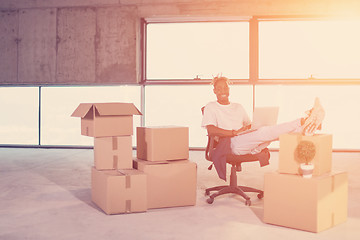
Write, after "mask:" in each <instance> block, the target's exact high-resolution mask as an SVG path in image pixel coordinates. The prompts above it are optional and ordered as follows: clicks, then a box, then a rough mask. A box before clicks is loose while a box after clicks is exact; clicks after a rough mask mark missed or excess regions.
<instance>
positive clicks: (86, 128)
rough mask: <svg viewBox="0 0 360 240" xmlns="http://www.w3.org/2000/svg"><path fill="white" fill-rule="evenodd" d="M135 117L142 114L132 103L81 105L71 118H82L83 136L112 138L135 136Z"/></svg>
mask: <svg viewBox="0 0 360 240" xmlns="http://www.w3.org/2000/svg"><path fill="white" fill-rule="evenodd" d="M133 115H141V112H140V111H139V110H138V109H137V108H136V107H135V105H134V104H132V103H80V105H79V106H78V107H77V108H76V109H75V111H74V112H73V113H72V115H71V116H72V117H80V118H81V135H85V136H90V137H112V136H128V135H132V134H133Z"/></svg>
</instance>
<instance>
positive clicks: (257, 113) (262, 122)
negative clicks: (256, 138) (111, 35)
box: [238, 107, 279, 135]
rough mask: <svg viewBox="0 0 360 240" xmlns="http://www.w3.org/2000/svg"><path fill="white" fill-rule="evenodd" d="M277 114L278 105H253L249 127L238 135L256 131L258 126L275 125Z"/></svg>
mask: <svg viewBox="0 0 360 240" xmlns="http://www.w3.org/2000/svg"><path fill="white" fill-rule="evenodd" d="M278 114H279V107H255V109H254V112H253V119H252V123H251V128H250V129H248V130H245V131H243V132H241V133H239V134H238V135H242V134H246V133H249V132H253V131H256V130H257V129H259V128H260V127H264V126H272V125H275V124H276V123H277V118H278Z"/></svg>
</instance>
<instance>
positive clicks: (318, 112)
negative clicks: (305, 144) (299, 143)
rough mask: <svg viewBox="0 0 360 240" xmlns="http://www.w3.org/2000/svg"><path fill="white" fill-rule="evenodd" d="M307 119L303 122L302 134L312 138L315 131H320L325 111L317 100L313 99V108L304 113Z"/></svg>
mask: <svg viewBox="0 0 360 240" xmlns="http://www.w3.org/2000/svg"><path fill="white" fill-rule="evenodd" d="M306 114H308V115H309V117H308V118H307V119H306V120H305V123H304V125H303V126H302V128H303V134H304V135H305V136H313V135H314V133H315V131H316V130H318V129H321V123H322V121H323V120H324V118H325V110H324V108H323V107H322V106H321V104H320V100H319V98H315V103H314V107H313V108H312V109H311V110H309V111H306Z"/></svg>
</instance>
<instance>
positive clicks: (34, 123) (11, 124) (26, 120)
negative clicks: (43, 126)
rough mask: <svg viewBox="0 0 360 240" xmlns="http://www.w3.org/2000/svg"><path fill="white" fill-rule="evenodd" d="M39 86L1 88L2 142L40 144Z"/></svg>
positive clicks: (0, 121)
mask: <svg viewBox="0 0 360 240" xmlns="http://www.w3.org/2000/svg"><path fill="white" fill-rule="evenodd" d="M38 93H39V92H38V88H37V87H2V88H0V106H1V114H0V116H1V117H0V144H32V145H33V144H38V136H39V128H38V125H39V107H38V106H39V98H38Z"/></svg>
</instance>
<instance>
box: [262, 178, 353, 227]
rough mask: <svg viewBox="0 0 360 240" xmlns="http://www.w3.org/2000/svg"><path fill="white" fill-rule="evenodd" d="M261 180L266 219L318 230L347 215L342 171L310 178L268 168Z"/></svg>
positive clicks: (345, 181)
mask: <svg viewBox="0 0 360 240" xmlns="http://www.w3.org/2000/svg"><path fill="white" fill-rule="evenodd" d="M264 181H265V184H264V222H266V223H270V224H275V225H280V226H284V227H290V228H295V229H300V230H305V231H310V232H320V231H323V230H325V229H328V228H331V227H333V226H335V225H337V224H340V223H343V222H345V221H346V219H347V203H348V175H347V173H346V172H339V173H328V174H324V175H322V176H318V177H313V178H303V177H301V176H298V175H293V174H281V173H278V172H272V173H266V174H265V178H264Z"/></svg>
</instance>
